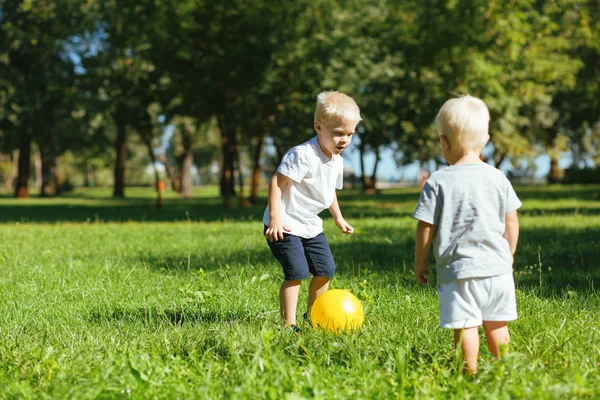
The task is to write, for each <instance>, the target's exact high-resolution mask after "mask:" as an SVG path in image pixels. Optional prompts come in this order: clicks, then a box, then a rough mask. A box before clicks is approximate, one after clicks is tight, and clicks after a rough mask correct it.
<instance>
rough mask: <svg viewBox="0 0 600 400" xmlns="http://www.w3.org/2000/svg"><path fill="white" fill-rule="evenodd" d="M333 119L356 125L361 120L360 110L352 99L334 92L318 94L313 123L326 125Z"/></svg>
mask: <svg viewBox="0 0 600 400" xmlns="http://www.w3.org/2000/svg"><path fill="white" fill-rule="evenodd" d="M333 118H338V119H340V120H341V121H342V122H344V123H346V122H356V123H358V122H359V121H361V120H362V118H361V117H360V109H359V108H358V105H357V104H356V102H355V101H354V99H353V98H352V97H350V96H348V95H346V94H344V93H342V92H336V91H328V92H321V93H319V95H318V96H317V107H316V109H315V121H319V122H321V123H323V124H326V123H328V122H330V121H331V120H332V119H333Z"/></svg>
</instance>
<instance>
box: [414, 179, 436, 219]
mask: <svg viewBox="0 0 600 400" xmlns="http://www.w3.org/2000/svg"><path fill="white" fill-rule="evenodd" d="M440 210H441V199H440V198H439V197H438V194H437V190H436V189H435V188H434V186H433V184H432V183H430V182H429V181H427V182H426V183H425V186H423V190H422V191H421V196H420V197H419V202H418V203H417V208H416V209H415V212H414V213H413V215H412V216H413V218H416V219H418V220H419V221H423V222H426V223H428V224H431V225H438V223H439V220H440Z"/></svg>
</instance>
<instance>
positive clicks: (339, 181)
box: [335, 157, 344, 190]
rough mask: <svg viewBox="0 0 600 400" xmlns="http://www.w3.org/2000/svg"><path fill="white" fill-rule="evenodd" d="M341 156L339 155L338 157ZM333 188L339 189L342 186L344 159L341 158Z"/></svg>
mask: <svg viewBox="0 0 600 400" xmlns="http://www.w3.org/2000/svg"><path fill="white" fill-rule="evenodd" d="M340 158H341V157H340ZM335 188H336V189H337V190H341V189H343V188H344V159H343V158H342V159H341V161H340V165H339V169H338V176H337V177H336V180H335Z"/></svg>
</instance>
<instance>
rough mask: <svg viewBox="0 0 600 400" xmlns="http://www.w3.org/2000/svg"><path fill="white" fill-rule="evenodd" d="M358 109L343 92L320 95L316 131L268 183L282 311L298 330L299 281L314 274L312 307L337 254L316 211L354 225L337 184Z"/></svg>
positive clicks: (346, 227) (268, 218) (269, 227)
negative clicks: (341, 202)
mask: <svg viewBox="0 0 600 400" xmlns="http://www.w3.org/2000/svg"><path fill="white" fill-rule="evenodd" d="M361 119H362V118H361V117H360V110H359V108H358V106H357V105H356V102H355V101H354V99H352V98H351V97H349V96H347V95H345V94H343V93H340V92H322V93H320V94H319V95H318V96H317V106H316V110H315V116H314V127H315V131H316V132H317V136H316V137H314V138H313V139H311V140H309V141H308V142H305V143H303V144H301V145H298V146H296V147H293V148H292V149H290V150H289V151H288V152H287V153H286V154H285V155H284V156H283V158H282V160H281V164H280V165H279V167H278V168H277V172H276V173H275V175H274V176H273V178H272V179H271V182H270V183H269V205H268V206H267V208H266V210H265V213H264V215H263V223H264V225H265V227H264V235H265V237H266V239H267V243H268V244H269V247H270V249H271V252H272V253H273V255H274V256H275V257H276V258H277V260H278V261H279V262H280V263H281V265H282V267H283V272H284V281H283V283H282V285H281V288H280V290H279V310H280V312H281V317H282V318H283V324H284V326H292V327H293V329H294V331H295V332H299V331H300V330H299V329H298V328H297V326H296V308H297V304H298V294H299V292H300V284H301V283H302V280H303V279H307V278H309V277H310V275H311V274H312V276H313V277H312V279H311V281H310V286H309V289H308V307H307V313H306V314H305V316H307V315H310V309H311V307H312V305H313V303H314V302H315V300H316V298H317V297H318V296H319V295H321V294H322V293H324V292H325V291H327V289H328V287H329V281H330V279H331V278H333V275H334V272H335V263H334V261H333V256H332V254H331V250H330V248H329V244H328V243H327V239H326V238H325V234H324V233H323V221H322V220H321V218H319V216H318V214H319V213H320V212H321V211H323V210H325V209H326V208H328V209H329V211H330V212H331V215H332V217H333V220H334V221H335V224H336V225H337V226H338V227H339V228H340V229H341V230H342V232H344V233H346V234H352V233H353V232H354V228H353V227H352V226H350V224H348V223H347V222H346V220H345V219H344V217H343V216H342V213H341V211H340V207H339V205H338V201H337V196H336V193H335V190H336V189H342V181H343V172H344V160H343V158H342V156H341V153H342V151H343V150H344V149H345V148H347V147H348V146H349V145H350V142H351V141H352V135H353V134H354V131H355V129H356V125H358V123H359V122H360V121H361Z"/></svg>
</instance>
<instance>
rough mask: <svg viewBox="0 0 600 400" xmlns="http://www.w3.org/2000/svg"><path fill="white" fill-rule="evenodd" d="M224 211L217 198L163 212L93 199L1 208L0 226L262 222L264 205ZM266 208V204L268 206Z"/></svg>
mask: <svg viewBox="0 0 600 400" xmlns="http://www.w3.org/2000/svg"><path fill="white" fill-rule="evenodd" d="M260 204H261V205H257V206H252V207H232V208H225V207H223V206H222V205H221V200H220V199H218V198H203V199H199V200H196V201H194V200H183V199H171V200H167V201H165V203H164V204H163V206H162V207H161V208H157V207H156V206H155V205H154V201H153V200H148V199H119V200H113V199H94V200H86V201H85V202H84V203H81V202H69V201H66V202H65V203H56V202H52V203H48V204H43V202H39V201H38V202H35V203H31V204H28V202H27V201H26V202H25V203H19V202H16V201H15V202H11V203H9V204H0V223H10V222H21V223H27V222H33V223H36V222H39V223H56V222H128V221H134V222H176V221H185V220H187V219H188V218H189V219H191V220H193V221H206V222H214V221H225V220H233V221H246V220H260V219H262V213H263V211H264V205H262V202H261V203H260ZM265 204H266V203H265Z"/></svg>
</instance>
